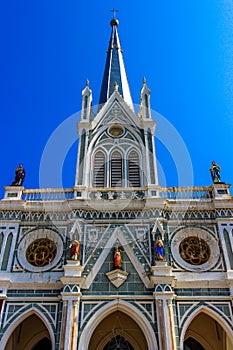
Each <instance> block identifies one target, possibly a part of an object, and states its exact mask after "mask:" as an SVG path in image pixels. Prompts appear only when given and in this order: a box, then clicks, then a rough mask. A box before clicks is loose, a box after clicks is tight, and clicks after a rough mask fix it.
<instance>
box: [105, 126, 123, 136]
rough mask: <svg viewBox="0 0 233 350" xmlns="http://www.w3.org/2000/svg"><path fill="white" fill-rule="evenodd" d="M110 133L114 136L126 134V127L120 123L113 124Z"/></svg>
mask: <svg viewBox="0 0 233 350" xmlns="http://www.w3.org/2000/svg"><path fill="white" fill-rule="evenodd" d="M109 134H110V135H111V136H112V137H121V136H122V135H123V134H124V129H123V128H122V127H121V126H120V125H113V126H111V127H110V129H109Z"/></svg>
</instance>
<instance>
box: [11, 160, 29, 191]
mask: <svg viewBox="0 0 233 350" xmlns="http://www.w3.org/2000/svg"><path fill="white" fill-rule="evenodd" d="M25 175H26V172H25V169H24V168H23V164H22V163H20V164H19V167H18V168H16V169H15V179H14V181H13V182H12V184H11V186H22V185H23V182H24V178H25Z"/></svg>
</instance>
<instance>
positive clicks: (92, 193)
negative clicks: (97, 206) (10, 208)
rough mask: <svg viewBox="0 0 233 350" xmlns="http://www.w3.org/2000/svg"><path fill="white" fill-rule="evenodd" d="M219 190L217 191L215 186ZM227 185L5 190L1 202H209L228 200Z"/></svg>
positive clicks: (9, 187)
mask: <svg viewBox="0 0 233 350" xmlns="http://www.w3.org/2000/svg"><path fill="white" fill-rule="evenodd" d="M219 186H220V187H221V188H218V187H219ZM229 188H230V185H227V184H224V185H223V184H221V185H218V186H217V185H212V186H193V187H191V186H190V187H189V186H187V187H181V186H180V187H160V186H155V187H150V188H141V187H138V188H132V187H128V188H85V187H83V188H82V189H81V190H79V189H78V188H75V187H74V188H65V189H60V188H44V189H25V188H23V187H16V186H14V187H12V186H7V187H5V196H4V200H13V199H14V200H25V201H63V200H71V199H85V200H109V201H113V200H123V201H124V200H143V199H147V198H150V199H151V198H160V199H164V200H168V201H182V200H189V201H190V200H193V201H211V200H212V199H213V198H219V199H220V198H222V197H223V196H225V197H226V196H227V197H228V198H231V196H230V191H229Z"/></svg>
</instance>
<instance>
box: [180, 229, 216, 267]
mask: <svg viewBox="0 0 233 350" xmlns="http://www.w3.org/2000/svg"><path fill="white" fill-rule="evenodd" d="M179 253H180V256H181V258H182V259H183V260H184V261H186V262H187V263H189V264H191V265H202V264H204V263H205V262H207V260H208V259H209V257H210V248H209V246H208V244H207V243H206V241H204V240H203V239H202V238H199V237H194V236H192V237H187V238H185V239H183V240H182V241H181V243H180V245H179Z"/></svg>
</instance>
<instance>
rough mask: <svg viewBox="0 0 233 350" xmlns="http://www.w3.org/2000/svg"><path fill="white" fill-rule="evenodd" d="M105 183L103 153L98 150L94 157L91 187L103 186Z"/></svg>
mask: <svg viewBox="0 0 233 350" xmlns="http://www.w3.org/2000/svg"><path fill="white" fill-rule="evenodd" d="M104 185H105V155H104V153H103V152H102V151H98V152H96V154H95V158H94V174H93V187H104Z"/></svg>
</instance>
